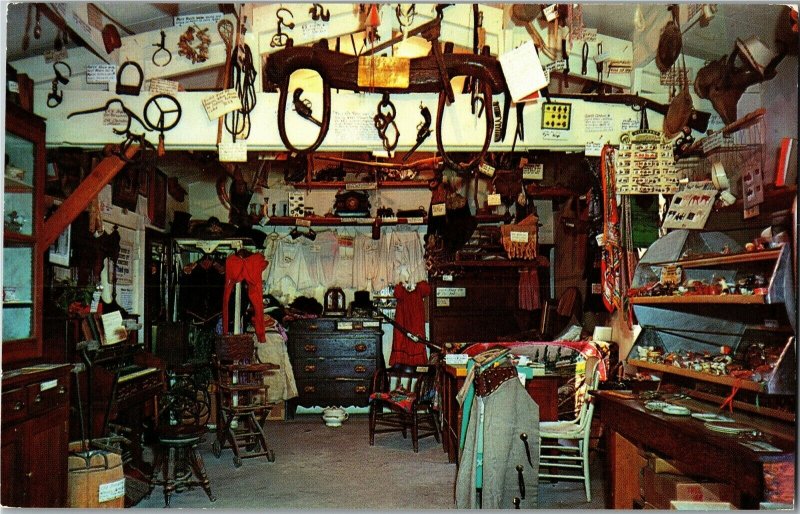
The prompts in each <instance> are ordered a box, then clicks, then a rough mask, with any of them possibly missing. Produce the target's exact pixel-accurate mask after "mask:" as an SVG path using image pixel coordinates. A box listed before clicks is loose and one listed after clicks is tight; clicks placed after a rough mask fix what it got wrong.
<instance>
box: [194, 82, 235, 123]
mask: <svg viewBox="0 0 800 514" xmlns="http://www.w3.org/2000/svg"><path fill="white" fill-rule="evenodd" d="M203 108H205V110H206V113H207V114H208V119H209V120H215V119H217V118H219V117H220V116H224V115H226V114H228V113H229V112H233V111H236V110H238V109H241V108H242V101H241V100H240V99H239V95H237V94H236V90H235V89H223V90H222V91H219V92H217V93H214V94H212V95H209V96H207V97H205V98H203Z"/></svg>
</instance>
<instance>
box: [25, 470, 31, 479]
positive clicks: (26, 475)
mask: <svg viewBox="0 0 800 514" xmlns="http://www.w3.org/2000/svg"><path fill="white" fill-rule="evenodd" d="M32 476H33V471H28V472H27V473H25V478H31V477H32Z"/></svg>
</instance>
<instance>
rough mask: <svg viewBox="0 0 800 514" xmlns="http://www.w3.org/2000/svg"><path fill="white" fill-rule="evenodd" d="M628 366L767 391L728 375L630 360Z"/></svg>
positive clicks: (755, 383)
mask: <svg viewBox="0 0 800 514" xmlns="http://www.w3.org/2000/svg"><path fill="white" fill-rule="evenodd" d="M628 364H630V365H632V366H636V367H637V368H643V369H649V370H652V371H661V372H663V373H670V374H672V375H679V376H682V377H687V378H693V379H695V380H701V381H703V382H712V383H714V384H720V385H724V386H730V387H734V386H735V387H739V388H740V389H746V390H748V391H755V392H758V393H760V392H764V391H765V388H764V386H763V385H762V384H760V383H758V382H753V381H752V380H743V379H739V378H733V377H730V376H727V375H712V374H711V373H701V372H698V371H692V370H690V369H685V368H679V367H677V366H668V365H666V364H658V363H655V362H647V361H640V360H635V359H628Z"/></svg>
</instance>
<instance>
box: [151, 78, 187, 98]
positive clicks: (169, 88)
mask: <svg viewBox="0 0 800 514" xmlns="http://www.w3.org/2000/svg"><path fill="white" fill-rule="evenodd" d="M179 87H180V84H179V83H178V82H175V81H174V80H167V79H152V80H150V92H151V93H158V94H166V95H171V94H175V93H177V92H178V88H179Z"/></svg>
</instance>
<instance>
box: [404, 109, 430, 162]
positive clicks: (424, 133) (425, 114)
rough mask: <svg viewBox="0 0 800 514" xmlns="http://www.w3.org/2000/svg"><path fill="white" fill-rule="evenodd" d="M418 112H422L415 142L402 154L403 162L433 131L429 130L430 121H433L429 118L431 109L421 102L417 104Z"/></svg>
mask: <svg viewBox="0 0 800 514" xmlns="http://www.w3.org/2000/svg"><path fill="white" fill-rule="evenodd" d="M419 112H420V114H422V121H420V122H419V124H418V125H417V142H416V143H415V144H414V146H412V147H411V150H409V151H408V152H406V154H405V155H404V156H403V162H406V161H407V160H408V158H409V157H411V155H412V154H413V153H414V152H416V151H417V148H419V146H420V145H421V144H422V143H424V142H425V140H426V139H428V137H430V135H431V133H432V132H433V131H432V130H431V122H432V121H433V120H432V118H431V111H429V110H428V108H427V107H425V106H424V105H423V104H422V102H420V104H419Z"/></svg>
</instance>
